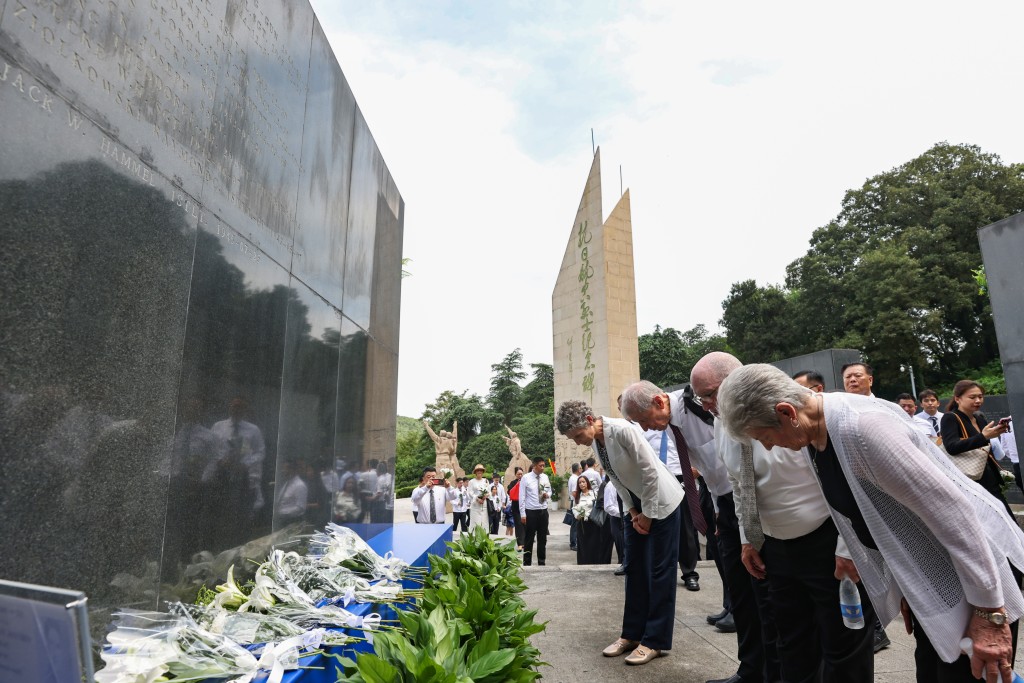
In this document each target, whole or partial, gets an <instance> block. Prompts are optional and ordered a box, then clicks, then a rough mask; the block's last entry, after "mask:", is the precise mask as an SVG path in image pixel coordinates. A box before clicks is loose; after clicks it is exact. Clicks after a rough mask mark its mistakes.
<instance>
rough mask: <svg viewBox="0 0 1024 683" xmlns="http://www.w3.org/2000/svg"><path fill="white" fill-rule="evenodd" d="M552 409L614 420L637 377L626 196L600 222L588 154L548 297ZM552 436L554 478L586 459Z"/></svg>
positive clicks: (597, 158)
mask: <svg viewBox="0 0 1024 683" xmlns="http://www.w3.org/2000/svg"><path fill="white" fill-rule="evenodd" d="M551 313H552V333H553V337H554V339H553V342H554V372H555V410H556V411H557V410H558V406H559V405H561V404H562V402H563V401H566V400H569V399H580V400H582V401H586V402H587V403H588V404H590V406H591V408H593V410H594V413H595V414H596V415H607V416H610V417H621V416H620V415H619V411H618V407H617V405H616V402H615V399H616V398H617V397H618V395H619V394H620V393H621V392H622V390H623V389H624V388H625V387H626V386H627V385H628V384H631V383H632V382H635V381H637V380H638V379H639V378H640V356H639V351H638V348H637V329H636V285H635V280H634V275H633V225H632V221H631V218H630V211H629V191H628V190H627V191H626V193H625V194H623V195H622V197H621V198H620V199H619V202H618V204H617V205H616V206H615V208H614V209H613V210H612V212H611V214H610V215H609V216H608V220H607V221H604V222H602V212H601V150H600V149H598V150H597V152H596V153H595V154H594V161H593V164H592V165H591V167H590V175H589V176H588V178H587V184H586V186H585V187H584V189H583V198H582V199H581V200H580V206H579V209H578V210H577V211H576V220H575V221H574V222H573V227H572V231H571V232H570V234H569V243H568V244H567V245H566V248H565V255H564V256H563V257H562V267H561V269H560V270H559V273H558V280H557V281H556V282H555V289H554V292H553V293H552V295H551ZM557 431H558V430H557V429H556V430H555V457H556V464H557V466H558V472H559V473H560V474H561V473H564V472H568V471H569V467H570V465H571V463H572V462H574V461H575V462H579V461H580V460H582V459H585V458H589V457H590V456H591V455H593V451H592V450H591V449H590V448H580V447H578V446H576V444H574V443H572V442H571V441H569V440H568V439H566V438H565V437H563V436H561V435H560V434H558V433H557Z"/></svg>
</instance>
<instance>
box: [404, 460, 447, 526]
mask: <svg viewBox="0 0 1024 683" xmlns="http://www.w3.org/2000/svg"><path fill="white" fill-rule="evenodd" d="M436 479H437V470H435V469H434V468H433V467H424V468H423V476H422V477H420V485H419V486H417V487H416V488H415V489H414V490H413V492H412V504H413V505H415V506H416V507H415V510H416V511H417V515H416V523H417V524H446V523H447V522H445V519H444V504H445V501H446V500H454V493H455V492H454V491H453V490H452V488H451V484H450V483H449V482H448V480H447V479H444V480H441V481H442V482H443V483H440V484H439V483H437V481H436Z"/></svg>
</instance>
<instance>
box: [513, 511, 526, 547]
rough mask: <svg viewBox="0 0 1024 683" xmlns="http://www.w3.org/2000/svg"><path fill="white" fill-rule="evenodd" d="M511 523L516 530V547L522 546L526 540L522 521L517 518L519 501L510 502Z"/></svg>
mask: <svg viewBox="0 0 1024 683" xmlns="http://www.w3.org/2000/svg"><path fill="white" fill-rule="evenodd" d="M512 521H513V523H514V524H515V527H514V528H515V530H516V545H518V546H520V547H521V546H522V545H523V543H524V541H525V540H526V527H525V526H524V525H523V520H522V519H520V518H519V501H518V500H513V501H512Z"/></svg>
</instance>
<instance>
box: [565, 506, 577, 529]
mask: <svg viewBox="0 0 1024 683" xmlns="http://www.w3.org/2000/svg"><path fill="white" fill-rule="evenodd" d="M575 520H576V518H575V517H573V516H572V508H569V509H568V510H566V511H565V517H563V518H562V524H568V525H569V526H572V523H573V522H574V521H575Z"/></svg>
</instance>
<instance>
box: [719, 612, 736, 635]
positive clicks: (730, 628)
mask: <svg viewBox="0 0 1024 683" xmlns="http://www.w3.org/2000/svg"><path fill="white" fill-rule="evenodd" d="M715 628H717V629H718V630H719V631H721V632H722V633H736V620H735V619H733V618H732V614H727V615H725V616H724V617H722V618H721V619H719V620H718V623H717V624H715Z"/></svg>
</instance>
